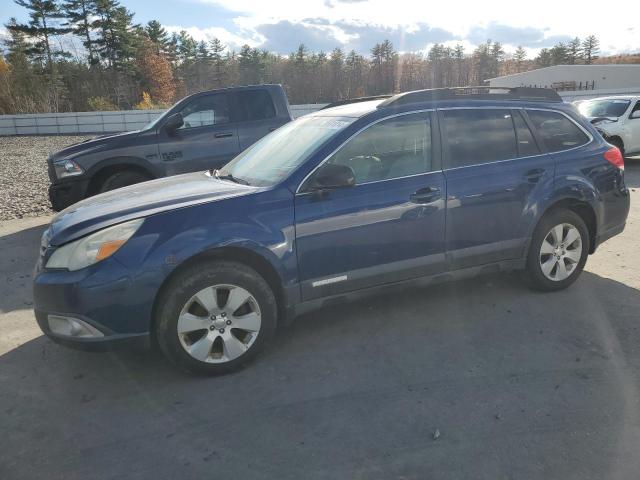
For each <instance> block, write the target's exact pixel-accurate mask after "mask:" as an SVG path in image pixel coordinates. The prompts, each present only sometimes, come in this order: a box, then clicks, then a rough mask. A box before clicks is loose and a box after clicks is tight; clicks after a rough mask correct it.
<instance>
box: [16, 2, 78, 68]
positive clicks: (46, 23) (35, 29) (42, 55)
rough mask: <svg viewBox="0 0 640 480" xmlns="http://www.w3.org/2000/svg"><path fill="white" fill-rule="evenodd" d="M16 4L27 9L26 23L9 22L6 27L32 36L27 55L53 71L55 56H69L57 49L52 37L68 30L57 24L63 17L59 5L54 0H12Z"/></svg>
mask: <svg viewBox="0 0 640 480" xmlns="http://www.w3.org/2000/svg"><path fill="white" fill-rule="evenodd" d="M14 1H15V3H16V4H17V5H20V6H21V7H24V8H26V9H27V10H28V11H29V22H28V23H13V24H11V23H9V24H8V25H7V28H8V29H9V30H11V31H18V32H20V33H22V34H24V35H26V36H28V37H31V38H34V39H35V42H33V43H30V46H29V48H28V49H27V51H26V53H27V55H28V56H29V57H30V58H31V59H33V60H35V61H37V62H39V63H44V64H45V65H46V67H47V70H48V71H49V72H51V71H53V62H54V60H55V59H57V58H61V57H65V56H69V54H68V53H66V52H63V51H61V50H58V49H56V48H55V46H54V42H53V40H54V37H56V36H58V35H63V34H65V33H68V32H69V29H68V28H65V27H62V26H60V25H59V20H60V19H61V18H62V17H63V14H62V13H61V11H60V6H59V5H58V3H57V2H56V1H55V0H14Z"/></svg>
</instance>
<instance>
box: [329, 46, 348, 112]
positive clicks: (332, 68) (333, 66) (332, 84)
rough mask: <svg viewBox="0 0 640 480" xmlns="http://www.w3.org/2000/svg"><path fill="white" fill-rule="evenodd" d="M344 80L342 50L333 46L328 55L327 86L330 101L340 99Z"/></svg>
mask: <svg viewBox="0 0 640 480" xmlns="http://www.w3.org/2000/svg"><path fill="white" fill-rule="evenodd" d="M343 82H344V52H343V51H342V49H340V48H334V49H333V50H332V52H331V55H330V56H329V88H328V94H329V97H330V100H331V101H336V100H340V99H342V84H343Z"/></svg>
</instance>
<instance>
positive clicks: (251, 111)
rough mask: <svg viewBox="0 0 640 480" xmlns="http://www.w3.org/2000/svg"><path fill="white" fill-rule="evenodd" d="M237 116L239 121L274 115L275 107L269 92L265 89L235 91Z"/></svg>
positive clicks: (266, 117)
mask: <svg viewBox="0 0 640 480" xmlns="http://www.w3.org/2000/svg"><path fill="white" fill-rule="evenodd" d="M236 95H237V97H236V98H237V101H238V111H239V112H238V113H239V115H238V117H239V120H241V121H249V122H250V121H252V120H267V119H269V118H273V117H275V116H276V109H275V107H274V105H273V100H272V99H271V95H269V92H266V91H265V90H246V91H239V92H237V93H236Z"/></svg>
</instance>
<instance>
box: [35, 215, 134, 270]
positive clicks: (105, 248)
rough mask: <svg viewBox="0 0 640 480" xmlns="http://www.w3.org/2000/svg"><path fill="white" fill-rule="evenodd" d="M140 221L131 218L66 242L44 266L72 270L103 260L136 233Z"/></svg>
mask: <svg viewBox="0 0 640 480" xmlns="http://www.w3.org/2000/svg"><path fill="white" fill-rule="evenodd" d="M142 222H144V219H143V218H139V219H137V220H131V221H129V222H124V223H121V224H119V225H114V226H113V227H108V228H105V229H103V230H99V231H97V232H95V233H92V234H91V235H87V236H86V237H84V238H81V239H80V240H76V241H74V242H71V243H67V244H66V245H63V246H62V247H60V248H58V249H56V250H55V251H54V252H53V255H51V258H49V261H48V262H47V266H46V268H66V269H67V270H71V271H73V270H80V269H81V268H84V267H88V266H89V265H93V264H94V263H96V262H99V261H100V260H104V259H105V258H107V257H110V256H111V255H113V254H114V253H116V252H117V251H118V249H119V248H120V247H121V246H122V245H124V244H125V242H126V241H127V240H129V238H131V236H132V235H133V234H134V233H136V230H138V228H140V225H142Z"/></svg>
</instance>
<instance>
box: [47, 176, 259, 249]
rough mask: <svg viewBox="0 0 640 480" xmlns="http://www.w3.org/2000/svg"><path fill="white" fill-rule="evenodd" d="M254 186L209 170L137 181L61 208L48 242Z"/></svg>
mask: <svg viewBox="0 0 640 480" xmlns="http://www.w3.org/2000/svg"><path fill="white" fill-rule="evenodd" d="M257 190H260V188H258V187H252V186H247V185H240V184H237V183H233V182H231V181H227V180H218V179H216V178H214V177H212V176H211V175H210V174H209V173H208V172H197V173H188V174H185V175H176V176H174V177H166V178H160V179H158V180H151V181H149V182H143V183H138V184H135V185H131V186H128V187H124V188H119V189H117V190H112V191H110V192H106V193H102V194H100V195H96V196H95V197H90V198H87V199H85V200H82V201H80V202H78V203H76V204H74V205H71V206H70V207H69V208H67V209H65V210H63V211H62V212H60V213H59V214H58V215H56V216H55V217H54V218H53V221H52V222H51V227H50V230H49V232H48V234H49V236H50V242H49V243H50V244H51V245H53V246H57V245H62V244H63V243H67V242H69V241H71V240H74V239H76V238H79V237H82V236H84V235H87V234H89V233H91V232H94V231H96V230H100V229H102V228H105V227H108V226H110V225H115V224H116V223H121V222H124V221H127V220H132V219H134V218H141V217H146V216H149V215H153V214H156V213H160V212H164V211H167V210H173V209H176V208H183V207H188V206H190V205H195V204H199V203H206V202H211V201H218V200H223V199H227V198H232V197H237V196H240V195H247V194H250V193H253V192H255V191H257Z"/></svg>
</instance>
